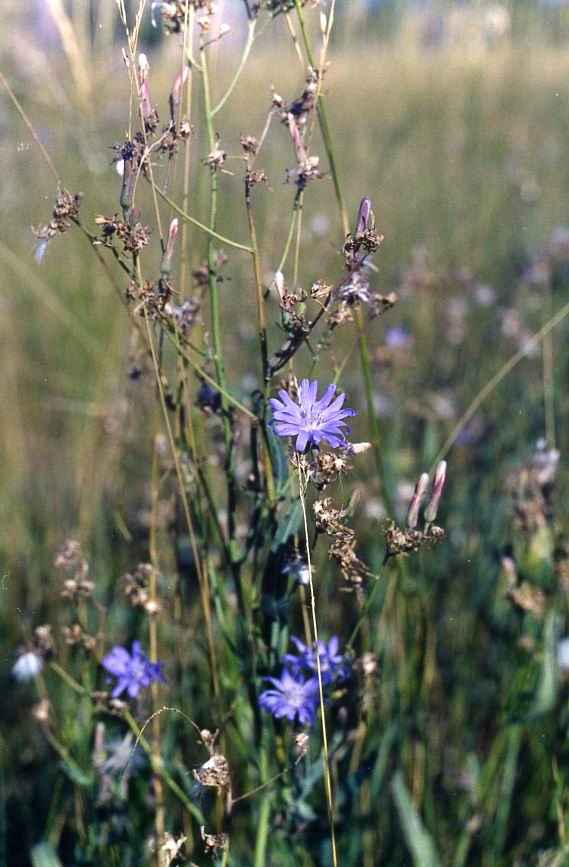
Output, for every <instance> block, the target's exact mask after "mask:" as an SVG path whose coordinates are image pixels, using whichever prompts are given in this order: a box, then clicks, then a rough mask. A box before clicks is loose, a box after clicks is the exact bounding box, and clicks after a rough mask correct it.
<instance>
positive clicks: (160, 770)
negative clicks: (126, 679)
mask: <svg viewBox="0 0 569 867" xmlns="http://www.w3.org/2000/svg"><path fill="white" fill-rule="evenodd" d="M123 718H124V720H125V722H126V723H128V725H129V727H130V729H131V731H132V732H133V734H134V735H136V741H137V743H139V744H140V745H141V747H142V749H143V750H144V752H145V753H146V754H147V755H148V758H149V759H150V764H151V767H152V770H153V771H154V773H155V774H158V776H159V777H161V778H162V779H163V780H164V782H165V783H166V785H167V786H168V788H169V789H170V790H171V791H172V792H173V793H174V794H175V795H176V797H177V798H178V799H179V800H180V801H181V802H182V804H183V805H184V807H185V808H186V810H187V811H188V812H189V813H191V814H192V816H193V817H194V819H195V820H196V821H197V822H199V824H200V825H205V819H204V816H203V813H202V812H201V810H200V809H198V807H196V805H195V804H192V802H191V801H190V799H189V798H188V796H187V795H186V793H185V792H184V790H183V789H182V788H181V787H180V786H179V785H178V783H177V782H176V780H174V779H173V777H171V776H170V774H169V773H168V771H167V770H166V769H165V768H164V767H162V763H161V761H156V760H155V758H154V756H153V752H152V747H151V746H150V744H149V743H148V741H147V740H146V738H145V737H144V736H143V735H142V732H141V730H140V728H139V727H138V723H137V722H136V720H135V719H134V717H133V716H132V714H131V713H130V711H129V710H128V709H125V710H124V711H123Z"/></svg>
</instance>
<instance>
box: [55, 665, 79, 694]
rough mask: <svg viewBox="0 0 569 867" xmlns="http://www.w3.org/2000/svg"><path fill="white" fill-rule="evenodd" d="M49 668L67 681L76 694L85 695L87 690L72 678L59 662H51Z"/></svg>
mask: <svg viewBox="0 0 569 867" xmlns="http://www.w3.org/2000/svg"><path fill="white" fill-rule="evenodd" d="M49 667H50V668H51V670H52V671H54V672H55V673H56V674H57V675H59V677H60V678H61V679H62V680H64V681H65V683H66V684H67V686H70V687H71V689H73V690H74V691H75V692H77V693H78V694H79V695H85V693H86V689H85V688H84V687H82V686H81V684H80V683H78V682H77V681H76V680H75V678H73V677H71V675H70V674H68V673H67V672H66V671H65V669H63V668H62V667H61V666H60V665H59V664H58V663H57V662H50V664H49Z"/></svg>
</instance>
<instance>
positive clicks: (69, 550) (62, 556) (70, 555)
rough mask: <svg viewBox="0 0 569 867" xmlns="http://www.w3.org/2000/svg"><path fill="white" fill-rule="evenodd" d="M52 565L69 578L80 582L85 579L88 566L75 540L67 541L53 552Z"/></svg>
mask: <svg viewBox="0 0 569 867" xmlns="http://www.w3.org/2000/svg"><path fill="white" fill-rule="evenodd" d="M53 565H54V566H55V568H56V569H61V570H62V571H63V572H65V573H66V574H67V575H69V576H70V577H71V578H74V579H76V580H82V579H84V578H86V577H87V573H88V572H89V564H88V563H87V560H86V559H85V558H84V556H83V552H82V550H81V543H80V542H78V541H77V540H76V539H67V540H66V541H65V542H64V543H63V545H62V546H61V547H60V548H58V550H57V551H56V552H55V557H54V560H53Z"/></svg>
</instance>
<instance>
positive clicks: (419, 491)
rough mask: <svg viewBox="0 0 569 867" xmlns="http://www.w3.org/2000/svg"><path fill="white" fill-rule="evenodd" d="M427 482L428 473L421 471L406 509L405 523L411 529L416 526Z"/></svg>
mask: <svg viewBox="0 0 569 867" xmlns="http://www.w3.org/2000/svg"><path fill="white" fill-rule="evenodd" d="M428 484H429V474H428V473H421V475H420V477H419V481H418V482H417V484H416V485H415V492H414V494H413V496H412V497H411V502H410V503H409V508H408V510H407V520H406V524H407V526H408V527H409V528H410V529H411V530H414V529H415V527H416V526H417V521H418V520H419V509H420V507H421V503H422V501H423V497H424V496H425V492H426V490H427V486H428Z"/></svg>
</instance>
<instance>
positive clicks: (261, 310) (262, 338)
mask: <svg viewBox="0 0 569 867" xmlns="http://www.w3.org/2000/svg"><path fill="white" fill-rule="evenodd" d="M245 207H246V210H247V223H248V226H249V237H250V239H251V247H252V249H253V272H254V275H255V289H256V296H257V318H258V323H259V346H260V349H261V365H262V368H263V406H262V409H261V419H262V423H263V444H262V451H263V463H264V466H265V488H266V493H267V500H268V502H269V506H270V508H271V509H274V507H275V503H276V499H275V489H274V482H273V465H272V461H271V453H270V451H269V446H268V442H267V437H266V430H265V417H266V414H267V404H268V400H269V394H270V388H271V374H270V369H269V350H268V344H267V321H266V317H265V298H264V293H263V282H262V278H261V261H260V258H259V248H258V245H257V231H256V229H255V221H254V219H253V206H252V204H251V183H250V181H249V176H248V173H247V175H246V177H245Z"/></svg>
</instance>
